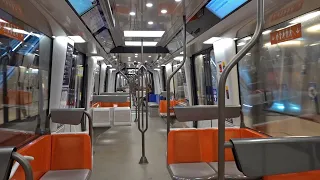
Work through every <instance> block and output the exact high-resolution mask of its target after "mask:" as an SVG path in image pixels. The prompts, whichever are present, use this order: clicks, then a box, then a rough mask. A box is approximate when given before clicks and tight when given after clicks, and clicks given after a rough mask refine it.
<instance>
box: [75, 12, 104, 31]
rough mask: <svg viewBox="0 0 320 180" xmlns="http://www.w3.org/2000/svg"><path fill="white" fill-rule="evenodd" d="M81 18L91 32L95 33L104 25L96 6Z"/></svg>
mask: <svg viewBox="0 0 320 180" xmlns="http://www.w3.org/2000/svg"><path fill="white" fill-rule="evenodd" d="M81 19H82V20H83V21H84V23H85V24H86V25H87V26H88V28H89V29H90V31H91V32H92V33H96V32H97V31H98V30H99V29H101V28H102V27H104V26H105V23H104V21H103V19H102V17H101V15H100V12H99V9H98V7H97V6H96V7H94V8H92V9H91V10H89V11H88V12H86V13H85V14H84V15H82V16H81Z"/></svg>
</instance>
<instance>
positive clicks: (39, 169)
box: [12, 135, 51, 180]
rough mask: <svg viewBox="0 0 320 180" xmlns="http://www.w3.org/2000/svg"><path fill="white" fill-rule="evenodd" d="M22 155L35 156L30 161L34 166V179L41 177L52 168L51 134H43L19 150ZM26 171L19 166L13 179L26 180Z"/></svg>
mask: <svg viewBox="0 0 320 180" xmlns="http://www.w3.org/2000/svg"><path fill="white" fill-rule="evenodd" d="M18 152H19V153H20V154H21V155H27V156H32V157H34V160H33V161H31V162H30V164H31V166H32V171H33V176H34V179H40V178H41V177H42V176H43V175H44V174H45V173H46V172H47V171H49V170H50V158H51V157H50V156H51V136H50V135H46V136H41V137H39V138H38V139H36V140H34V141H33V142H31V143H29V144H28V145H26V146H25V147H23V148H21V149H20V150H18ZM24 179H25V177H24V171H23V170H22V168H21V167H19V168H18V170H17V171H16V173H15V175H14V176H13V177H12V180H24Z"/></svg>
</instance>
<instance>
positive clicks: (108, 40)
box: [96, 29, 114, 52]
mask: <svg viewBox="0 0 320 180" xmlns="http://www.w3.org/2000/svg"><path fill="white" fill-rule="evenodd" d="M96 39H97V40H98V41H99V43H100V44H101V45H102V47H103V48H104V49H105V50H106V51H107V52H110V50H111V49H113V48H114V44H113V41H112V37H111V35H110V33H109V31H108V29H104V30H102V31H101V32H100V33H99V34H97V35H96Z"/></svg>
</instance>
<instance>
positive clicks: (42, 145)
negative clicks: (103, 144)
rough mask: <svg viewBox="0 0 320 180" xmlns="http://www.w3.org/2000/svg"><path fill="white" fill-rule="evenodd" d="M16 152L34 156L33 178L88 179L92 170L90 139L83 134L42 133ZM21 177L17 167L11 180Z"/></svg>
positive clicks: (45, 179)
mask: <svg viewBox="0 0 320 180" xmlns="http://www.w3.org/2000/svg"><path fill="white" fill-rule="evenodd" d="M18 153H20V154H21V155H24V156H32V157H33V158H34V160H33V161H31V162H30V164H31V166H32V171H33V176H34V179H35V180H38V179H41V180H56V179H59V180H70V179H78V180H87V179H89V177H90V173H91V170H92V147H91V140H90V136H89V135H88V134H85V133H77V134H52V135H44V136H41V137H39V138H38V139H36V140H34V141H32V142H31V143H29V144H28V145H26V146H24V147H23V148H21V149H20V150H18ZM22 179H24V171H23V169H22V168H21V166H20V167H19V168H18V170H17V171H16V173H15V174H14V176H13V177H12V180H22Z"/></svg>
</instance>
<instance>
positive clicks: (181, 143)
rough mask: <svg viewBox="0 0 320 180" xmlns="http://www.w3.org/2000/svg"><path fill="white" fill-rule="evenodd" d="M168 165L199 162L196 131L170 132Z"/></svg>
mask: <svg viewBox="0 0 320 180" xmlns="http://www.w3.org/2000/svg"><path fill="white" fill-rule="evenodd" d="M167 157H168V159H167V161H168V164H173V163H190V162H201V151H200V141H199V136H198V131H197V130H177V131H171V132H170V133H169V137H168V156H167Z"/></svg>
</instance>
